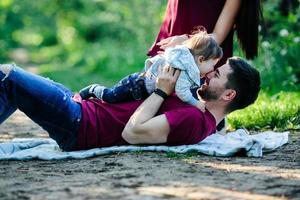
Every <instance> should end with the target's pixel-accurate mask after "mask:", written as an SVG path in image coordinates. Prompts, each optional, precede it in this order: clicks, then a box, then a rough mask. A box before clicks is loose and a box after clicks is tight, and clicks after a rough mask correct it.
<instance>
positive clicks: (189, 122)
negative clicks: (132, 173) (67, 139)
mask: <svg viewBox="0 0 300 200" xmlns="http://www.w3.org/2000/svg"><path fill="white" fill-rule="evenodd" d="M141 103H142V101H131V102H125V103H118V104H109V103H105V102H103V101H101V100H98V99H90V100H83V101H82V103H81V106H82V120H81V126H80V129H79V133H78V140H77V149H91V148H95V147H108V146H114V145H125V144H128V143H127V142H126V141H125V140H124V139H123V138H122V136H121V133H122V131H123V129H124V127H125V125H126V123H127V122H128V120H129V118H130V116H131V115H132V114H133V113H134V111H135V110H136V109H137V108H138V106H139V105H140V104H141ZM159 114H165V115H166V118H167V120H168V123H169V125H170V133H169V135H168V138H167V142H166V143H165V145H182V144H195V143H198V142H200V141H201V140H203V139H204V138H206V137H207V136H209V135H211V134H212V133H214V132H215V129H216V121H215V118H214V117H213V115H212V114H211V113H210V112H209V111H206V112H204V113H203V112H201V111H200V110H198V109H197V108H196V107H194V106H191V105H189V104H186V103H183V102H182V101H181V100H180V99H178V97H176V96H175V95H174V96H170V97H168V98H167V99H166V100H165V101H164V102H163V104H162V105H161V107H160V109H159V111H158V113H157V115H159Z"/></svg>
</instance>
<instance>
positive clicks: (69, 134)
mask: <svg viewBox="0 0 300 200" xmlns="http://www.w3.org/2000/svg"><path fill="white" fill-rule="evenodd" d="M0 80H1V81H0V101H1V104H0V120H1V121H0V122H3V121H4V120H5V119H6V118H7V117H8V116H9V115H10V114H12V113H13V112H14V111H15V110H16V109H19V110H21V111H22V112H24V113H25V114H26V115H27V116H28V117H29V118H31V119H32V120H33V121H34V122H36V123H37V124H39V125H40V126H41V127H42V128H44V129H45V130H46V131H48V133H49V136H50V137H51V138H53V139H54V140H56V142H57V143H58V144H59V145H60V147H61V148H62V149H64V150H71V149H72V148H74V147H75V145H76V142H77V141H76V138H77V132H78V128H79V124H80V118H81V107H80V105H79V104H77V103H76V102H74V101H73V100H72V98H71V96H72V92H71V91H70V90H68V89H67V88H65V87H63V86H62V85H60V84H58V83H55V82H53V81H51V80H49V79H46V78H43V77H41V76H38V75H35V74H32V73H29V72H26V71H24V70H22V69H21V68H18V67H16V66H14V65H0Z"/></svg>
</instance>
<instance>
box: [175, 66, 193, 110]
mask: <svg viewBox="0 0 300 200" xmlns="http://www.w3.org/2000/svg"><path fill="white" fill-rule="evenodd" d="M192 85H193V81H192V80H190V78H189V76H188V75H187V73H186V71H181V73H180V75H179V77H178V80H177V82H176V85H175V92H176V95H177V96H178V98H179V99H181V100H182V101H183V102H187V103H189V104H191V105H196V104H197V102H198V100H197V99H195V98H194V97H193V94H192V92H191V86H192Z"/></svg>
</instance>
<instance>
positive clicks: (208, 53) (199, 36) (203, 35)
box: [184, 26, 223, 60]
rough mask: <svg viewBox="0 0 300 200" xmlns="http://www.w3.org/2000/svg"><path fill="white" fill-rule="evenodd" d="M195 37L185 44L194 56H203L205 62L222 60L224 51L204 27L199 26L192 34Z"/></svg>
mask: <svg viewBox="0 0 300 200" xmlns="http://www.w3.org/2000/svg"><path fill="white" fill-rule="evenodd" d="M192 34H193V35H191V37H190V38H189V39H188V40H187V41H185V42H184V45H186V46H187V47H188V48H189V50H190V52H191V53H192V54H193V55H194V56H203V57H204V60H209V59H217V58H222V56H223V51H222V48H221V47H220V46H219V45H218V43H217V41H216V40H215V39H214V37H213V35H212V34H208V33H207V31H206V29H205V28H204V27H203V26H199V27H197V28H196V29H194V30H193V32H192Z"/></svg>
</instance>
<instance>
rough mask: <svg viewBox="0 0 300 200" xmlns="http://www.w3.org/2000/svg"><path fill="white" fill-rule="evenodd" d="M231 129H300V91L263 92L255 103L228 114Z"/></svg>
mask: <svg viewBox="0 0 300 200" xmlns="http://www.w3.org/2000/svg"><path fill="white" fill-rule="evenodd" d="M228 122H229V129H237V128H247V129H248V130H265V129H272V130H300V93H299V92H280V93H278V94H276V95H273V96H269V95H267V94H266V93H263V92H262V93H261V94H260V96H259V97H258V100H257V101H256V102H255V104H253V105H251V106H249V107H248V108H246V109H243V110H239V111H236V112H233V113H232V114H230V115H229V116H228Z"/></svg>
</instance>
